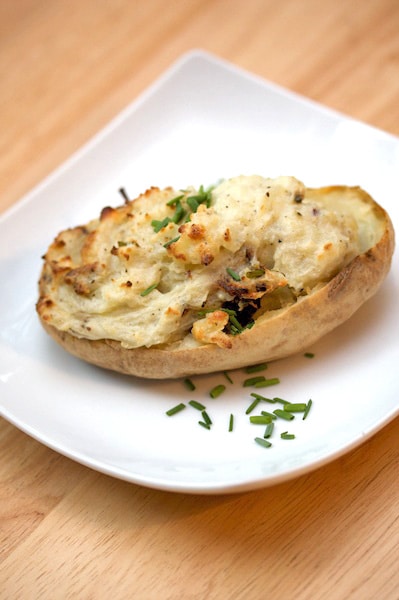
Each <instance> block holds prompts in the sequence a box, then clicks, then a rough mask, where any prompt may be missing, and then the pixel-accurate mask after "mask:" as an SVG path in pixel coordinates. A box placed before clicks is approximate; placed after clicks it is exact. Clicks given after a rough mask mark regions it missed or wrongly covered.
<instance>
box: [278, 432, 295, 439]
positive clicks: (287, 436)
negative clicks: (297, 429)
mask: <svg viewBox="0 0 399 600" xmlns="http://www.w3.org/2000/svg"><path fill="white" fill-rule="evenodd" d="M280 437H281V439H282V440H294V439H295V434H294V433H288V431H283V433H282V434H281V435H280Z"/></svg>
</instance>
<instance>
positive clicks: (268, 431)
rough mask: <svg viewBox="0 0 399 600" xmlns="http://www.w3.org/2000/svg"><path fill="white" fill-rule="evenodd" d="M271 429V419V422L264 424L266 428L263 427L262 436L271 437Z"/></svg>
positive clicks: (272, 426)
mask: <svg viewBox="0 0 399 600" xmlns="http://www.w3.org/2000/svg"><path fill="white" fill-rule="evenodd" d="M273 429H274V423H273V421H272V422H271V423H268V424H267V425H266V429H265V433H264V434H263V437H264V438H269V437H271V435H272V433H273Z"/></svg>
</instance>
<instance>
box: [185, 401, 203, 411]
mask: <svg viewBox="0 0 399 600" xmlns="http://www.w3.org/2000/svg"><path fill="white" fill-rule="evenodd" d="M189 405H190V406H192V407H193V408H195V409H197V410H200V411H201V412H202V411H203V410H205V409H206V406H204V405H203V404H201V402H197V401H196V400H190V401H189Z"/></svg>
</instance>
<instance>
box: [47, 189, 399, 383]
mask: <svg viewBox="0 0 399 600" xmlns="http://www.w3.org/2000/svg"><path fill="white" fill-rule="evenodd" d="M310 193H314V194H317V195H324V196H325V197H326V198H328V197H330V196H331V198H333V197H334V195H335V196H336V197H338V196H339V197H341V198H346V197H347V201H348V202H351V203H352V202H360V203H366V204H368V205H369V206H371V207H372V211H371V213H372V219H374V221H375V223H373V222H371V223H370V227H371V228H373V227H375V228H378V230H381V231H382V234H381V236H380V237H379V239H378V240H377V241H376V243H375V244H374V245H373V246H372V247H371V248H368V249H367V250H366V251H365V252H364V253H362V254H360V255H358V256H356V257H355V258H354V259H353V260H352V261H351V262H350V263H349V264H348V265H347V266H346V267H344V268H343V269H342V270H341V271H339V272H338V273H337V275H335V276H334V277H333V278H332V279H331V280H330V281H329V282H328V283H326V284H325V285H323V286H322V287H321V288H318V289H317V290H316V291H313V292H311V293H310V294H308V295H306V296H303V297H301V298H299V299H298V301H297V302H296V303H295V304H292V305H290V306H289V307H287V308H284V309H279V310H277V311H273V314H272V313H269V314H265V315H262V316H261V317H260V318H259V319H257V320H256V321H255V325H254V326H253V327H252V328H251V329H246V330H244V331H243V332H242V333H241V334H239V335H236V336H231V342H232V343H231V347H230V348H222V347H220V346H217V345H215V344H205V345H203V346H199V347H193V348H180V349H173V348H171V349H168V348H167V346H166V347H165V346H164V347H163V348H157V347H149V348H144V347H143V348H134V349H125V348H123V347H122V346H121V344H120V343H119V342H116V341H113V340H94V341H91V340H88V339H85V338H78V337H75V336H73V335H71V334H69V333H66V332H63V331H59V330H58V329H56V328H55V327H53V326H52V325H51V324H49V323H48V322H46V321H45V320H43V319H41V322H42V325H43V327H44V329H45V330H46V331H47V333H48V334H49V335H50V336H51V337H52V338H53V339H55V340H56V341H57V342H58V343H59V344H60V345H61V346H62V347H63V348H65V350H67V351H68V352H70V353H71V354H73V355H75V356H77V357H78V358H80V359H83V360H85V361H87V362H89V363H92V364H94V365H97V366H99V367H102V368H105V369H110V370H113V371H117V372H120V373H124V374H129V375H134V376H138V377H144V378H153V379H168V378H178V377H183V376H187V375H194V374H201V373H209V372H212V371H215V370H218V371H220V370H226V369H235V368H239V367H243V366H245V365H248V364H255V363H260V362H264V361H272V360H276V359H280V358H284V357H287V356H289V355H292V354H295V353H298V352H301V351H303V350H304V349H305V348H308V347H309V346H310V345H311V344H313V343H314V342H316V341H317V340H319V339H320V338H321V337H323V336H324V335H326V334H327V333H328V332H330V331H332V330H333V329H334V328H336V327H337V326H338V325H340V324H342V323H343V322H344V321H346V320H347V319H349V318H350V317H351V316H352V315H353V313H354V312H355V311H356V310H357V309H358V308H359V307H360V306H361V305H362V304H363V303H364V302H365V301H366V300H368V299H369V298H370V297H371V296H373V295H374V294H375V293H376V292H377V290H378V289H379V287H380V285H381V283H382V282H383V280H384V279H385V277H386V275H387V273H388V271H389V269H390V265H391V259H392V255H393V251H394V230H393V227H392V223H391V220H390V218H389V216H388V214H387V213H386V211H385V210H384V209H383V208H382V207H381V206H379V205H378V204H377V203H376V202H375V201H374V200H373V199H372V198H371V197H370V196H369V195H368V194H367V193H366V192H365V191H364V190H362V189H361V188H353V187H351V188H350V187H346V186H330V187H326V188H320V189H317V190H310ZM354 210H355V211H356V208H355V209H354ZM39 316H40V313H39Z"/></svg>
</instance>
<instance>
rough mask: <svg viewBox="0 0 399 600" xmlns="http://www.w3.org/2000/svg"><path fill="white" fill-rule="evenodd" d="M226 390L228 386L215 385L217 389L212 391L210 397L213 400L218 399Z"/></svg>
mask: <svg viewBox="0 0 399 600" xmlns="http://www.w3.org/2000/svg"><path fill="white" fill-rule="evenodd" d="M225 389H226V386H225V385H223V383H219V385H215V387H214V388H212V389H211V391H210V392H209V395H210V397H211V398H217V397H218V396H220V394H223V392H224V390H225Z"/></svg>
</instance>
